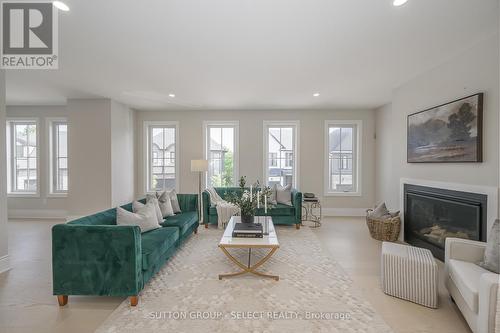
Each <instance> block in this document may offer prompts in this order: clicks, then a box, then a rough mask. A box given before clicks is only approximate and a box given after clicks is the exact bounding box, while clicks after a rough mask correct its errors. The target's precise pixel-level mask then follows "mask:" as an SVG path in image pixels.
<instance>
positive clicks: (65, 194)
mask: <svg viewBox="0 0 500 333" xmlns="http://www.w3.org/2000/svg"><path fill="white" fill-rule="evenodd" d="M67 197H68V193H48V194H47V198H67Z"/></svg>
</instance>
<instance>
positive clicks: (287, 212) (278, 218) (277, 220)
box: [202, 187, 302, 229]
mask: <svg viewBox="0 0 500 333" xmlns="http://www.w3.org/2000/svg"><path fill="white" fill-rule="evenodd" d="M245 190H249V189H248V188H245ZM215 191H216V192H217V193H218V194H219V195H220V196H221V198H222V199H225V198H226V197H227V196H228V195H231V194H237V195H242V193H243V191H244V190H242V189H241V188H240V187H216V188H215ZM291 199H292V204H293V206H288V205H284V204H277V205H276V206H275V207H273V208H268V210H267V215H268V216H272V218H273V223H274V224H282V225H295V227H296V228H297V229H300V224H301V216H302V193H301V192H299V191H297V190H295V189H294V190H292V198H291ZM202 203H203V205H202V206H203V207H202V210H203V223H204V224H205V228H208V225H209V224H217V209H216V208H215V207H214V206H212V204H211V202H210V194H209V193H208V192H207V191H204V192H203V193H202ZM263 215H264V208H263V205H262V206H261V208H260V209H258V210H257V212H256V216H263Z"/></svg>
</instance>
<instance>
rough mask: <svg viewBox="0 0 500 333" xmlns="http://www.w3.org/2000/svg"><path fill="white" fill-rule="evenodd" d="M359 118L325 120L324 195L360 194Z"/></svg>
mask: <svg viewBox="0 0 500 333" xmlns="http://www.w3.org/2000/svg"><path fill="white" fill-rule="evenodd" d="M360 133H361V121H327V122H326V123H325V148H326V154H325V155H326V156H325V171H326V175H325V180H326V184H325V195H360V194H361V193H360V192H361V191H360V186H359V178H360V176H359V168H358V166H359V165H360V154H359V152H360V150H361V149H360V146H361V141H360Z"/></svg>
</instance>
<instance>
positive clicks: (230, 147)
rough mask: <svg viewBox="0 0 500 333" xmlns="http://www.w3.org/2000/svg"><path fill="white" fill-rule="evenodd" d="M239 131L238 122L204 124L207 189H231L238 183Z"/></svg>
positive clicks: (210, 122)
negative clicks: (230, 187)
mask: <svg viewBox="0 0 500 333" xmlns="http://www.w3.org/2000/svg"><path fill="white" fill-rule="evenodd" d="M238 129H239V123H238V122H237V121H221V122H219V121H216V122H212V121H205V122H204V125H203V132H204V135H203V136H204V140H203V141H204V142H203V146H204V150H205V158H206V159H207V160H208V172H207V178H206V185H207V187H211V186H213V187H229V186H235V184H236V183H237V182H238V179H237V178H238V135H239V134H238Z"/></svg>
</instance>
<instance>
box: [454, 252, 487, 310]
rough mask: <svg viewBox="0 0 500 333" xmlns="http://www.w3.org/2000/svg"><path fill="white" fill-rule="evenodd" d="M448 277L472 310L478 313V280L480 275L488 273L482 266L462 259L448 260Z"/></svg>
mask: <svg viewBox="0 0 500 333" xmlns="http://www.w3.org/2000/svg"><path fill="white" fill-rule="evenodd" d="M449 271H450V278H451V279H452V281H453V282H454V283H455V285H456V286H457V288H458V290H459V291H460V294H461V295H462V297H463V298H464V300H465V302H466V303H467V305H468V306H469V308H470V309H471V311H472V312H474V313H478V308H479V306H478V304H479V292H478V289H479V280H480V279H481V275H483V274H484V273H488V271H487V270H485V269H484V268H482V267H480V266H478V265H476V264H474V263H471V262H466V261H462V260H456V259H450V260H449Z"/></svg>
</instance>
